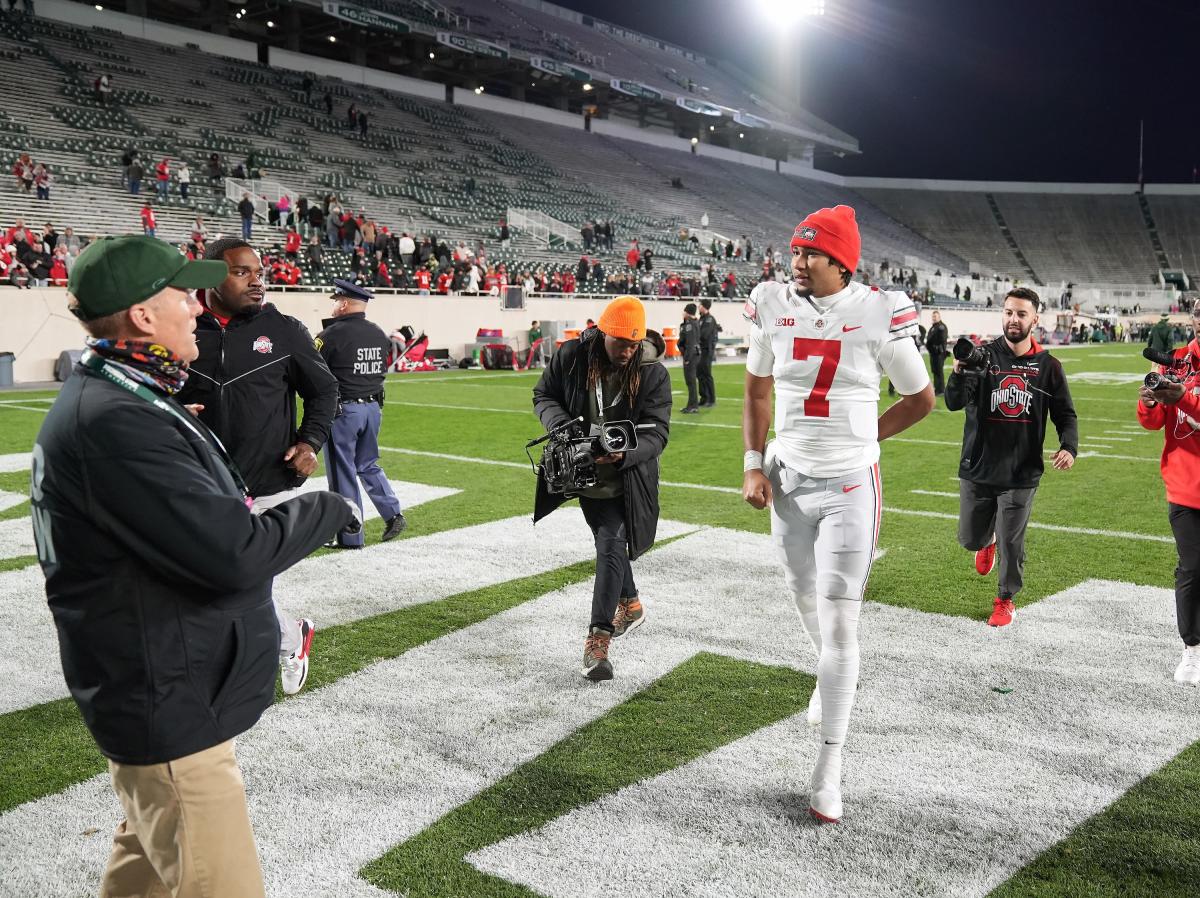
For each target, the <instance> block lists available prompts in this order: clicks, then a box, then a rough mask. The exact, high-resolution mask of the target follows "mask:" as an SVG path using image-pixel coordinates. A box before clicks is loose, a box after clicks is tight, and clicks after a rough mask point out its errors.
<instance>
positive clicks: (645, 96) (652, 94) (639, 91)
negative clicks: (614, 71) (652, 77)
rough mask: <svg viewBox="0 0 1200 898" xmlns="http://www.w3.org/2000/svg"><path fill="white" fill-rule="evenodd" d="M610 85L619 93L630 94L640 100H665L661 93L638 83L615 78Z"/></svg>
mask: <svg viewBox="0 0 1200 898" xmlns="http://www.w3.org/2000/svg"><path fill="white" fill-rule="evenodd" d="M608 83H609V86H611V87H612V89H613V90H615V91H617V93H622V94H628V95H629V96H631V97H637V98H638V99H640V100H661V99H662V98H663V95H662V94H661V93H660V92H659V91H657V90H655V89H654V88H653V87H648V86H646V85H645V84H642V83H640V82H638V81H625V80H622V79H621V78H613V79H612V80H611V81H610V82H608Z"/></svg>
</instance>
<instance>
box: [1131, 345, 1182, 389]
mask: <svg viewBox="0 0 1200 898" xmlns="http://www.w3.org/2000/svg"><path fill="white" fill-rule="evenodd" d="M1142 357H1143V358H1145V359H1149V360H1150V361H1151V362H1154V363H1155V364H1158V365H1162V366H1163V367H1164V368H1166V369H1167V370H1166V371H1164V372H1162V373H1161V374H1160V373H1159V372H1157V371H1151V372H1150V373H1149V374H1147V375H1146V377H1145V379H1144V380H1143V381H1142V383H1143V384H1145V385H1146V389H1147V390H1157V389H1159V388H1160V387H1165V386H1166V385H1167V384H1178V383H1183V378H1182V377H1180V376H1179V375H1180V373H1181V372H1183V371H1184V369H1186V368H1187V367H1188V366H1189V365H1190V364H1191V363H1190V362H1189V361H1188V358H1187V356H1184V357H1183V358H1181V359H1177V358H1175V356H1173V355H1171V354H1170V353H1169V352H1157V351H1155V350H1153V349H1151V348H1150V347H1149V346H1147V347H1146V348H1145V349H1143V350H1142Z"/></svg>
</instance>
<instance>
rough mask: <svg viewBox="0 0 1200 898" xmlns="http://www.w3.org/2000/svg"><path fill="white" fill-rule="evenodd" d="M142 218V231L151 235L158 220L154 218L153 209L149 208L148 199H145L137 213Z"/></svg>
mask: <svg viewBox="0 0 1200 898" xmlns="http://www.w3.org/2000/svg"><path fill="white" fill-rule="evenodd" d="M138 215H140V216H141V218H142V233H144V234H145V235H146V236H147V237H153V236H154V231H155V228H157V227H158V222H157V221H155V218H154V210H153V209H151V208H150V201H149V200H146V203H145V205H144V206H142V211H141V212H139V213H138Z"/></svg>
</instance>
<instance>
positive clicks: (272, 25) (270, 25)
mask: <svg viewBox="0 0 1200 898" xmlns="http://www.w3.org/2000/svg"><path fill="white" fill-rule="evenodd" d="M267 27H268V28H274V27H275V23H274V22H272V21H271V20H270V19H267Z"/></svg>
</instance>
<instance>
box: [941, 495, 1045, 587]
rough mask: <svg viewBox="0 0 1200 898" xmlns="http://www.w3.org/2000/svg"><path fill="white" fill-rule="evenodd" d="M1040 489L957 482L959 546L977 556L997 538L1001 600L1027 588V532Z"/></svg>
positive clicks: (997, 562)
mask: <svg viewBox="0 0 1200 898" xmlns="http://www.w3.org/2000/svg"><path fill="white" fill-rule="evenodd" d="M1036 492H1037V487H1036V486H1034V487H1027V488H1025V489H1004V488H1003V487H998V486H988V485H987V484H984V483H972V482H971V481H970V480H960V481H959V482H958V499H959V501H958V543H959V545H960V546H962V547H963V548H964V549H970V550H971V551H972V552H978V551H979V550H980V549H982V548H984V547H985V546H986V545H988V543H990V542H991V541H992V534H995V536H996V551H997V552H998V553H999V556H1000V557H999V558H997V559H996V564H997V565H999V567H1000V590H999V592H997V593H996V594H997V595H998V596H999V597H1000V598H1002V599H1011V598H1012V597H1013V596H1015V595H1016V594H1017V593H1018V592H1020V591H1021V587H1022V586H1024V585H1025V528H1026V527H1027V526H1028V525H1029V515H1030V514H1031V513H1032V512H1033V495H1034V493H1036Z"/></svg>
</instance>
